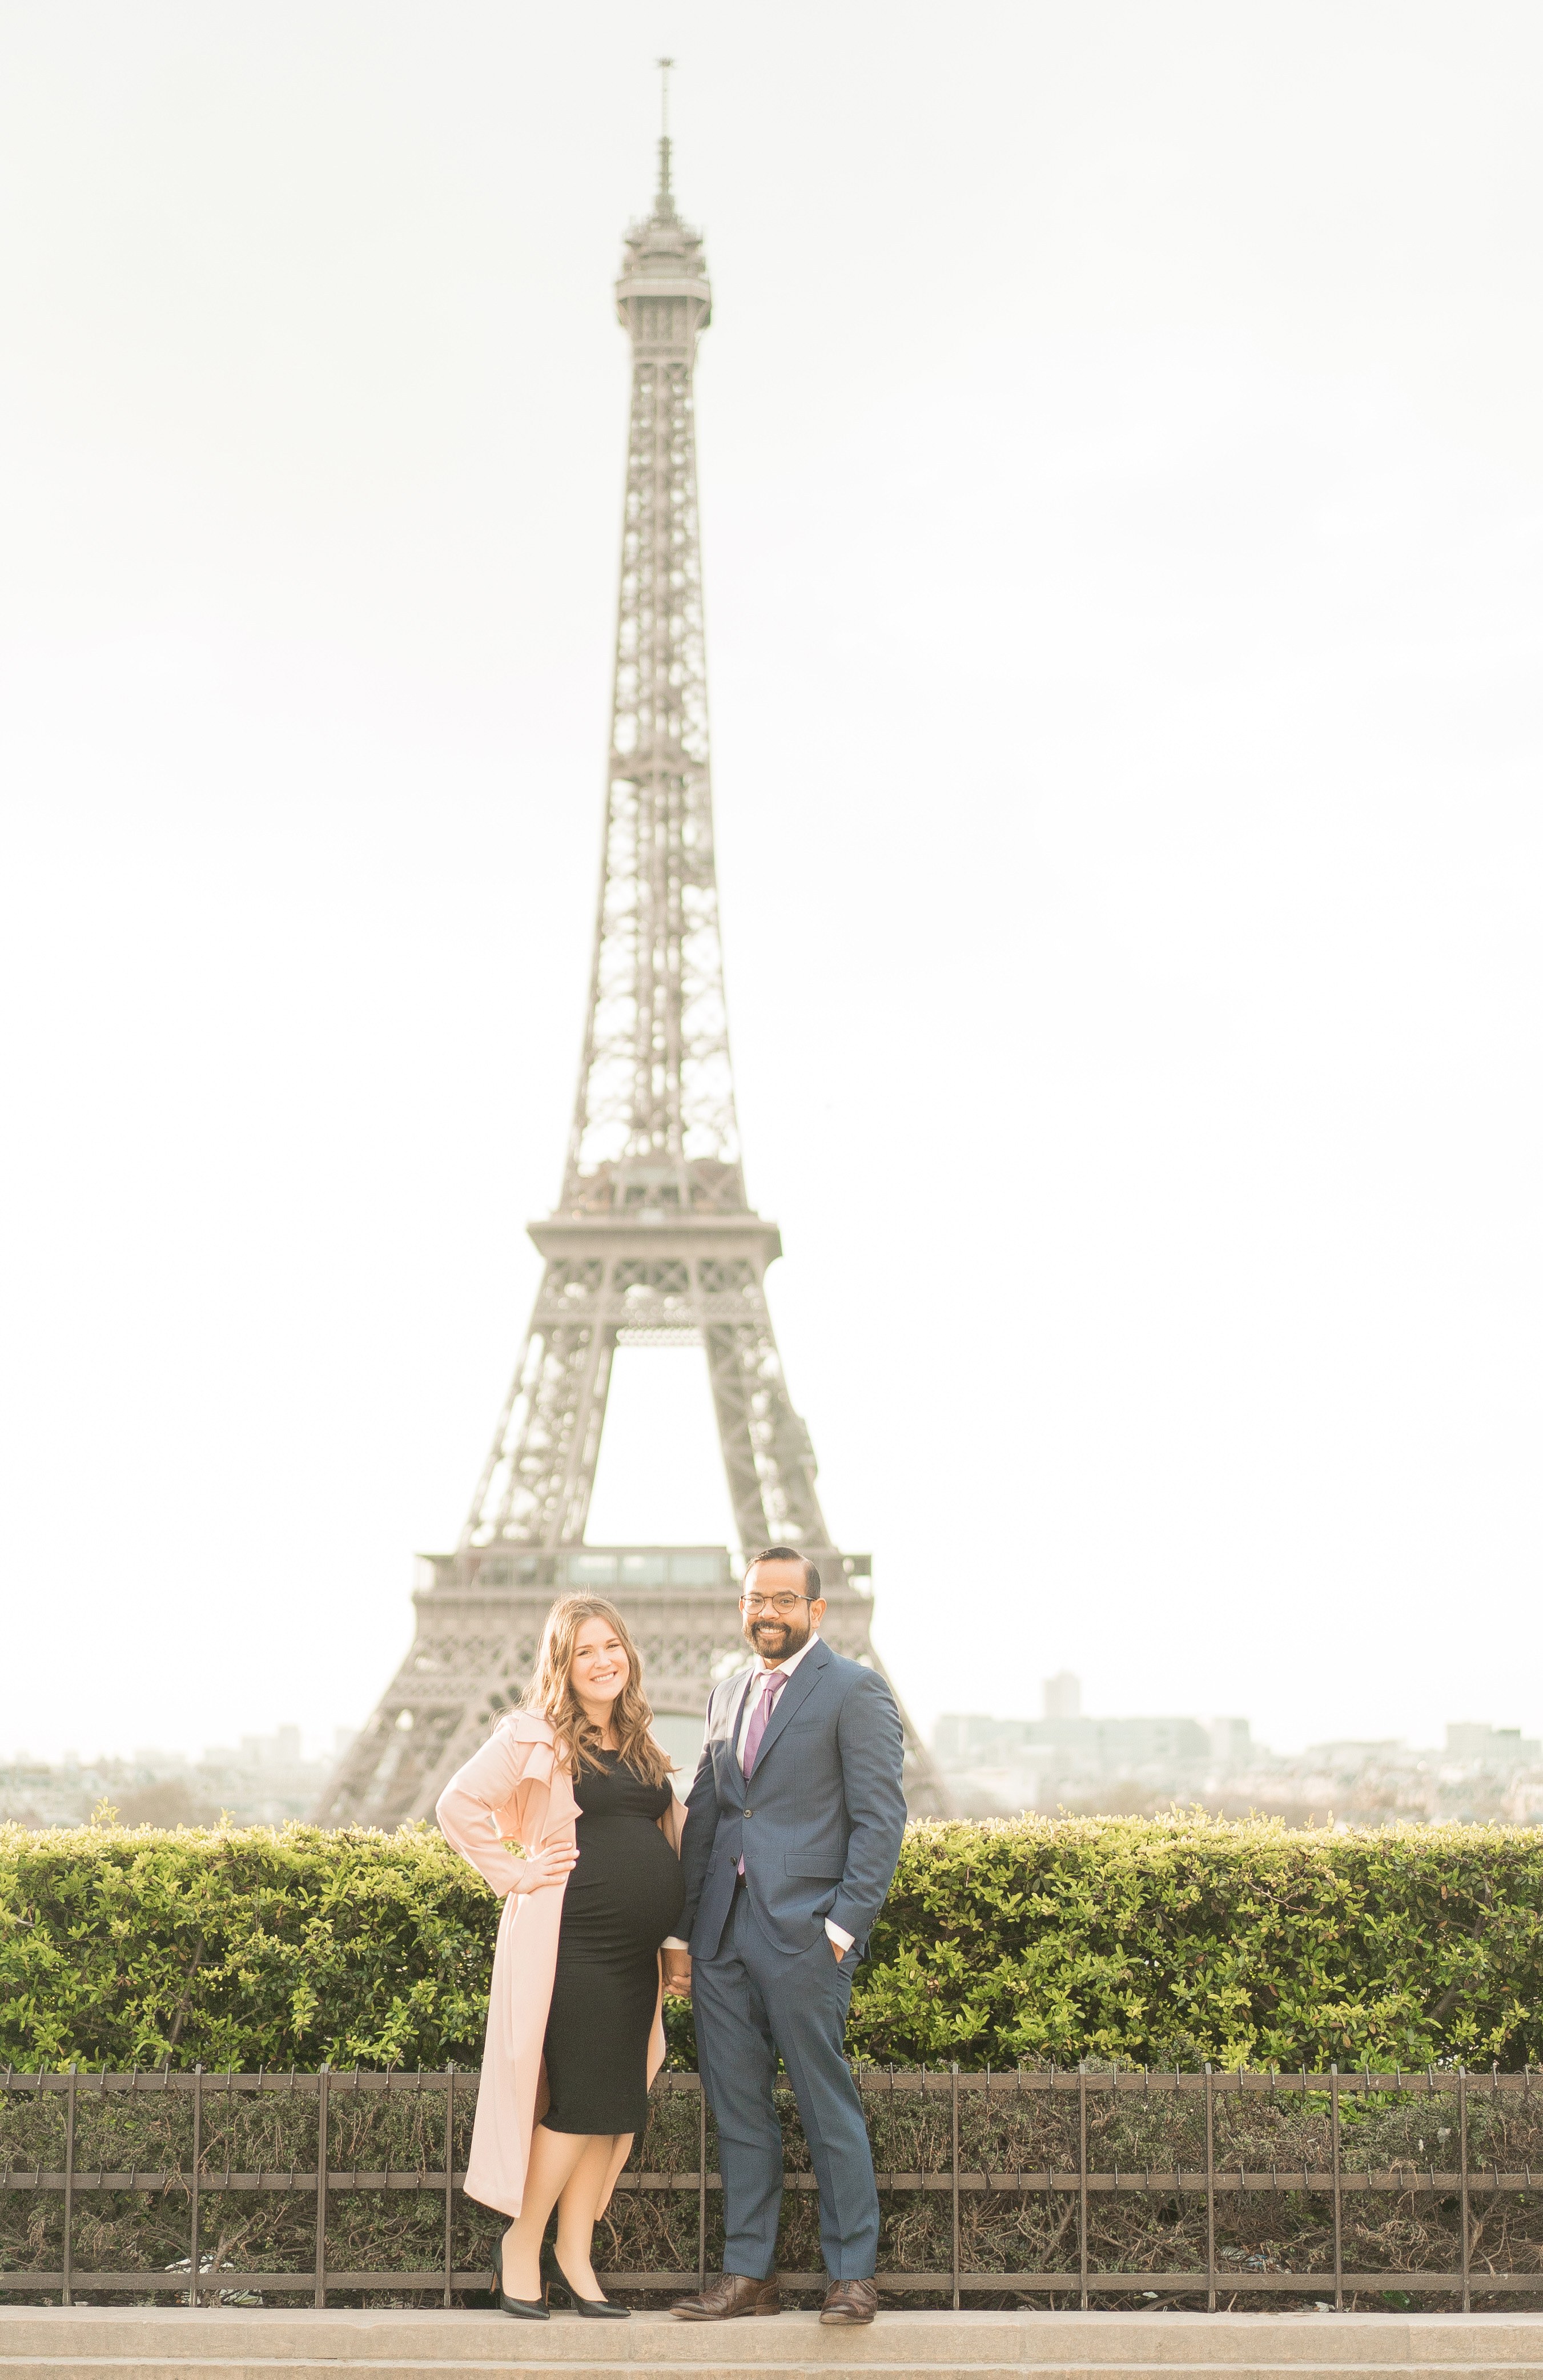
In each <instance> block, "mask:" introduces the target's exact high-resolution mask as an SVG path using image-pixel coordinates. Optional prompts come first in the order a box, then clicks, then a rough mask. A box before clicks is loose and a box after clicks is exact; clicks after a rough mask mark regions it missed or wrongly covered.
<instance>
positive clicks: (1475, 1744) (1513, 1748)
mask: <svg viewBox="0 0 1543 2380" xmlns="http://www.w3.org/2000/svg"><path fill="white" fill-rule="evenodd" d="M1447 1758H1448V1759H1449V1760H1475V1761H1477V1763H1478V1765H1479V1766H1480V1767H1481V1768H1536V1767H1537V1764H1538V1761H1539V1759H1540V1758H1543V1743H1539V1741H1538V1739H1537V1737H1536V1736H1530V1735H1524V1734H1523V1733H1522V1730H1521V1729H1520V1728H1519V1727H1491V1726H1490V1725H1489V1724H1488V1721H1487V1720H1485V1719H1475V1718H1455V1719H1449V1720H1448V1721H1447Z"/></svg>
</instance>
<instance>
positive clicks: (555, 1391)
mask: <svg viewBox="0 0 1543 2380" xmlns="http://www.w3.org/2000/svg"><path fill="white" fill-rule="evenodd" d="M554 1270H559V1271H560V1270H561V1268H553V1267H552V1266H549V1267H548V1268H547V1272H548V1279H547V1280H546V1281H543V1282H542V1284H541V1293H540V1295H539V1297H538V1299H537V1305H536V1320H535V1322H533V1324H532V1326H531V1330H530V1335H529V1338H528V1339H527V1341H526V1342H525V1347H524V1349H523V1350H522V1352H521V1355H520V1361H519V1364H518V1366H517V1367H516V1372H515V1378H514V1383H513V1385H512V1387H511V1388H510V1390H509V1394H508V1397H507V1399H506V1401H505V1403H504V1411H503V1413H502V1414H501V1415H500V1416H499V1424H498V1428H497V1430H496V1431H495V1433H494V1436H493V1442H492V1447H491V1448H490V1450H489V1453H488V1459H487V1462H486V1463H484V1464H483V1466H482V1476H481V1478H480V1480H479V1481H478V1484H477V1493H476V1495H475V1496H474V1497H473V1498H472V1500H471V1510H470V1512H468V1515H467V1523H466V1527H465V1529H464V1531H463V1532H462V1537H461V1542H462V1544H463V1545H474V1544H485V1543H487V1542H488V1541H489V1540H490V1539H491V1538H494V1537H498V1538H503V1539H506V1540H510V1541H512V1542H514V1543H516V1544H520V1545H536V1546H558V1545H572V1544H577V1542H578V1541H579V1540H580V1539H581V1538H582V1537H583V1535H584V1524H585V1521H586V1519H587V1518H588V1516H589V1498H590V1496H591V1495H592V1494H593V1492H594V1485H595V1464H596V1462H597V1461H598V1459H599V1455H600V1439H601V1429H602V1427H604V1422H605V1405H606V1399H607V1397H608V1395H609V1393H610V1389H611V1366H612V1359H613V1357H614V1354H615V1349H616V1333H615V1331H614V1329H609V1328H607V1326H606V1325H605V1324H603V1323H600V1322H589V1321H586V1322H582V1323H562V1322H559V1323H556V1324H548V1323H546V1322H545V1320H544V1317H543V1312H542V1309H543V1307H546V1306H550V1305H552V1304H553V1302H554V1295H553V1288H552V1284H551V1275H552V1274H553V1271H554ZM561 1286H562V1284H561V1282H560V1281H559V1283H558V1284H557V1287H558V1291H559V1292H560V1290H561Z"/></svg>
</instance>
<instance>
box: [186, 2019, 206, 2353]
mask: <svg viewBox="0 0 1543 2380" xmlns="http://www.w3.org/2000/svg"><path fill="white" fill-rule="evenodd" d="M202 2163H203V2060H202V2058H200V2060H199V2062H198V2064H197V2065H196V2066H195V2067H194V2069H193V2170H192V2175H191V2177H190V2180H189V2186H188V2198H189V2203H190V2211H189V2216H188V2304H189V2305H190V2306H196V2305H197V2304H198V2301H199V2174H200V2168H201V2166H202Z"/></svg>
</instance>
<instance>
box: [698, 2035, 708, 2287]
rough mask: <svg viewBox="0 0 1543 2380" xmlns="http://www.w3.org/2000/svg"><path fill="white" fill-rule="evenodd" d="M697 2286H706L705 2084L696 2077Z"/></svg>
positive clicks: (699, 2077)
mask: <svg viewBox="0 0 1543 2380" xmlns="http://www.w3.org/2000/svg"><path fill="white" fill-rule="evenodd" d="M697 2287H698V2288H699V2289H706V2287H707V2086H706V2084H705V2083H703V2081H702V2078H701V2076H700V2075H698V2077H697Z"/></svg>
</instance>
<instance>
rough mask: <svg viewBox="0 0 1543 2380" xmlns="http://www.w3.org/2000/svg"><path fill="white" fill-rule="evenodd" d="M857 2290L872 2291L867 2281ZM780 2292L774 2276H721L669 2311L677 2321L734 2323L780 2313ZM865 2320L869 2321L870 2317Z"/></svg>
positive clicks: (732, 2274) (725, 2274) (736, 2274)
mask: <svg viewBox="0 0 1543 2380" xmlns="http://www.w3.org/2000/svg"><path fill="white" fill-rule="evenodd" d="M857 2287H858V2288H859V2289H871V2287H872V2283H871V2282H870V2281H859V2282H858V2283H857ZM782 2310H783V2300H782V2292H781V2290H780V2289H778V2287H777V2276H776V2274H775V2273H773V2274H772V2277H771V2279H770V2280H769V2281H752V2280H750V2279H749V2278H747V2276H746V2275H745V2274H744V2273H720V2274H719V2276H718V2278H717V2279H716V2280H715V2281H710V2282H709V2283H708V2285H707V2287H706V2289H703V2290H702V2291H701V2293H700V2295H699V2296H698V2297H694V2298H682V2299H681V2300H680V2301H678V2303H676V2304H675V2305H673V2306H672V2307H671V2308H670V2312H671V2313H673V2314H674V2316H675V2318H676V2320H677V2321H679V2322H733V2321H734V2320H735V2317H736V2316H737V2315H739V2314H742V2313H781V2312H782ZM867 2319H868V2320H869V2321H870V2322H871V2320H872V2319H873V2317H872V2315H871V2314H869V2316H868V2317H867Z"/></svg>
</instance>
